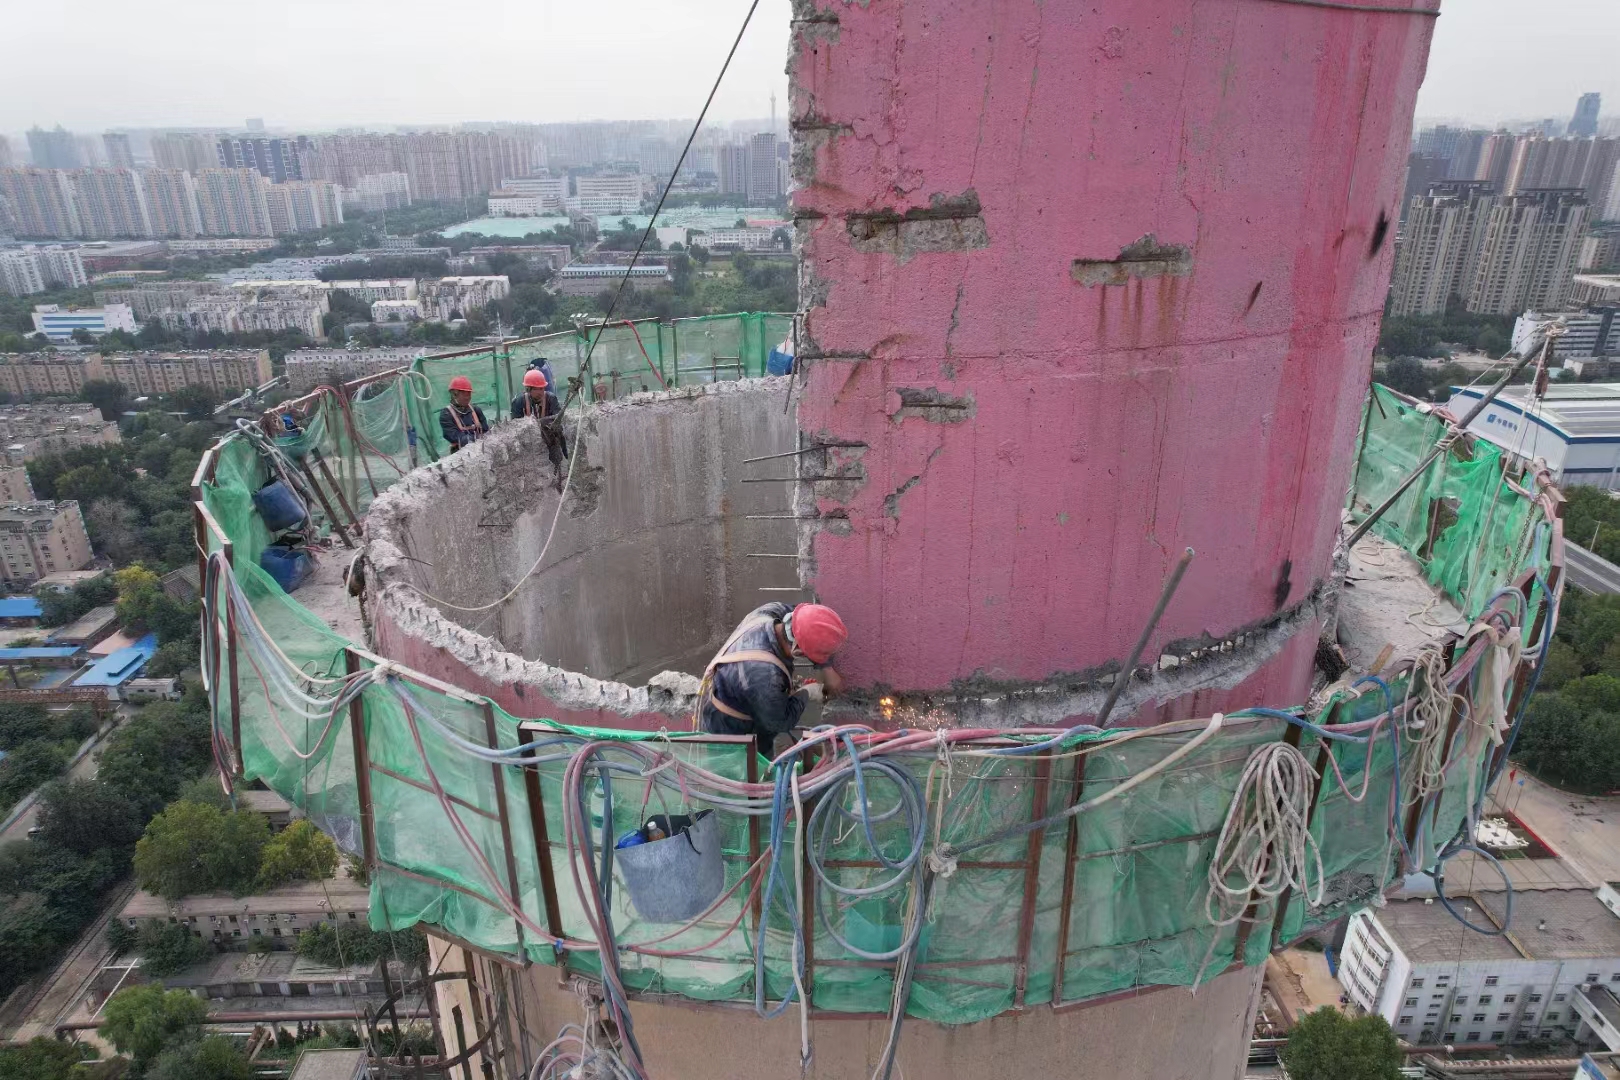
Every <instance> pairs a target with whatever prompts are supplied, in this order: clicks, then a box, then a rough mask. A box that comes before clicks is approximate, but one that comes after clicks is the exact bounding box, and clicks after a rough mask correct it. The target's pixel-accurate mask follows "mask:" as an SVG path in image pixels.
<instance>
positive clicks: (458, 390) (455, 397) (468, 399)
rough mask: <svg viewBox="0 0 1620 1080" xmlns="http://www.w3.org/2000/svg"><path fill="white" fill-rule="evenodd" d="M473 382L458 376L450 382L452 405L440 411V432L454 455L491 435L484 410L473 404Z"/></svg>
mask: <svg viewBox="0 0 1620 1080" xmlns="http://www.w3.org/2000/svg"><path fill="white" fill-rule="evenodd" d="M472 395H473V385H472V380H471V379H469V378H467V376H465V375H457V376H456V377H455V378H453V379H451V380H450V404H448V405H446V406H445V407H444V408H442V409H440V410H439V430H440V431H441V432H442V433H443V434H444V441H445V442H447V443H449V444H450V452H451V453H452V454H453V453H455V452H456V451H457V450H460V449H461V448H462V447H464V446H471V445H472V444H473V443H475V442H477V441H478V440H479V439H482V438H483V437H484V436H485V435H488V434H489V421H488V420H486V419H485V418H484V410H483V409H480V408H479V407H478V406H476V405H474V404H473V403H472Z"/></svg>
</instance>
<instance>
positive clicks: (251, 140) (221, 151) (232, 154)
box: [216, 135, 308, 184]
mask: <svg viewBox="0 0 1620 1080" xmlns="http://www.w3.org/2000/svg"><path fill="white" fill-rule="evenodd" d="M307 142H308V140H306V139H303V138H297V139H280V138H269V137H266V136H263V135H221V136H220V137H219V140H218V142H217V144H216V145H217V150H218V157H217V159H216V164H217V166H218V167H219V168H221V169H253V170H255V171H257V172H258V174H259V175H260V176H262V177H264V178H265V179H266V180H269V181H271V182H272V183H277V184H279V183H281V182H283V181H285V180H302V179H303V178H304V172H303V164H302V162H301V160H300V157H299V154H300V150H301V149H302V147H303V146H304V145H306V144H307Z"/></svg>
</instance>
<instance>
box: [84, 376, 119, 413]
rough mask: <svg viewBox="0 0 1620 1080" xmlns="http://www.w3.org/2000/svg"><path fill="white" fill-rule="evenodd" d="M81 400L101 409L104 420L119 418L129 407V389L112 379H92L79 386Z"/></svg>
mask: <svg viewBox="0 0 1620 1080" xmlns="http://www.w3.org/2000/svg"><path fill="white" fill-rule="evenodd" d="M78 397H79V400H80V401H88V402H89V403H90V404H92V405H94V406H95V407H96V408H98V409H100V410H101V418H102V419H103V420H118V419H120V418H121V417H122V416H123V415H124V410H125V409H127V408H129V402H130V397H129V391H128V390H127V389H125V388H124V384H123V383H120V382H113V381H112V380H110V379H90V380H88V381H87V382H86V383H85V384H84V385H83V386H81V387H79V393H78Z"/></svg>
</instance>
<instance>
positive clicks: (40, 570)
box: [0, 500, 92, 586]
mask: <svg viewBox="0 0 1620 1080" xmlns="http://www.w3.org/2000/svg"><path fill="white" fill-rule="evenodd" d="M91 561H92V556H91V554H90V534H89V533H88V532H86V531H85V527H84V515H83V514H81V513H80V512H79V504H78V503H76V502H73V501H71V500H69V501H66V502H42V503H21V504H17V505H13V506H6V507H0V580H3V581H5V582H6V583H8V584H12V585H25V586H26V585H32V584H33V583H34V582H36V581H38V580H39V579H40V578H42V577H45V576H46V575H47V574H56V573H60V572H62V571H64V570H83V569H84V568H85V567H87V566H89V565H90V563H91Z"/></svg>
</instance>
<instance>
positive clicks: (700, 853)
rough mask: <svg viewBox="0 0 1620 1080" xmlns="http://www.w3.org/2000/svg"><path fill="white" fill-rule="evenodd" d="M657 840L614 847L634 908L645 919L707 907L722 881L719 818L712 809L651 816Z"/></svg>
mask: <svg viewBox="0 0 1620 1080" xmlns="http://www.w3.org/2000/svg"><path fill="white" fill-rule="evenodd" d="M651 823H652V824H656V825H657V827H658V830H659V831H660V832H662V833H663V834H664V838H663V839H662V840H652V841H649V842H647V843H643V844H637V845H635V846H634V847H622V848H619V849H617V850H615V851H614V852H613V861H614V862H616V863H617V864H618V866H619V876H620V878H621V879H622V880H623V881H624V887H625V889H626V890H627V891H628V892H629V893H630V902H631V903H632V904H634V905H635V908H636V913H637V914H638V915H640V916H641V917H642V918H643V919H646V920H647V921H648V922H660V923H678V922H687V921H688V920H690V919H695V918H697V917H698V916H699V915H701V914H703V913H704V912H705V911H707V910H708V909H709V907H710V905H712V904H713V903H714V902H715V900H717V899H719V897H720V894H721V893H722V892H724V891H725V887H726V868H725V864H724V863H722V862H721V860H720V822H719V818H717V817H716V816H715V812H714V811H713V810H700V811H698V812H697V813H696V814H691V815H687V814H673V815H666V814H659V815H656V816H655V817H653V818H652V821H651Z"/></svg>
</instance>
